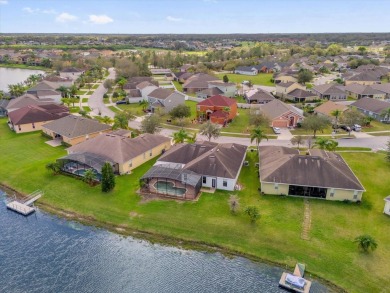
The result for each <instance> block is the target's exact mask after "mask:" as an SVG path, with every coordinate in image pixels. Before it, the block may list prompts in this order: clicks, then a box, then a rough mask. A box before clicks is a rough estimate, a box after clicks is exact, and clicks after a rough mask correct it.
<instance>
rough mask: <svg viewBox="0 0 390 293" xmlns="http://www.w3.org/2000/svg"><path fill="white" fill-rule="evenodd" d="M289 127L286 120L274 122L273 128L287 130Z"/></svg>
mask: <svg viewBox="0 0 390 293" xmlns="http://www.w3.org/2000/svg"><path fill="white" fill-rule="evenodd" d="M287 125H288V122H287V121H285V120H274V121H272V127H280V128H286V127H287Z"/></svg>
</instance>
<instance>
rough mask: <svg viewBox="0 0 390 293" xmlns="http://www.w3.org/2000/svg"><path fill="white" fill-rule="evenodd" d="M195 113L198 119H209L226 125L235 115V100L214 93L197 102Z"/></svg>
mask: <svg viewBox="0 0 390 293" xmlns="http://www.w3.org/2000/svg"><path fill="white" fill-rule="evenodd" d="M196 114H197V117H198V119H199V120H202V121H205V120H210V121H211V122H212V123H217V124H221V125H226V123H228V122H230V121H232V120H233V119H234V117H236V115H237V102H236V101H235V100H234V99H231V98H228V97H225V96H221V95H215V96H212V97H210V98H208V99H206V100H204V101H201V102H199V103H198V105H197V106H196Z"/></svg>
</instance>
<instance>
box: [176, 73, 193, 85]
mask: <svg viewBox="0 0 390 293" xmlns="http://www.w3.org/2000/svg"><path fill="white" fill-rule="evenodd" d="M193 75H194V73H192V72H182V71H180V72H175V73H173V80H175V81H178V82H180V83H185V82H186V81H187V80H188V79H189V78H190V77H192V76H193Z"/></svg>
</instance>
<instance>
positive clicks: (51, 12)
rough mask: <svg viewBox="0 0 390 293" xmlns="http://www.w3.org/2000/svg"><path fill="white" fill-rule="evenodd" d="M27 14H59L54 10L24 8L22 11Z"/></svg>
mask: <svg viewBox="0 0 390 293" xmlns="http://www.w3.org/2000/svg"><path fill="white" fill-rule="evenodd" d="M22 10H23V11H25V12H28V13H31V14H33V13H44V14H57V12H56V11H55V10H54V9H40V8H31V7H23V9H22Z"/></svg>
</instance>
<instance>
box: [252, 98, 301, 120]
mask: <svg viewBox="0 0 390 293" xmlns="http://www.w3.org/2000/svg"><path fill="white" fill-rule="evenodd" d="M260 110H261V111H262V112H263V113H264V114H265V115H266V116H267V117H268V118H269V119H271V120H272V119H275V118H277V117H280V116H281V115H283V114H285V113H287V112H289V111H291V112H293V113H295V114H297V115H299V116H302V117H303V115H302V114H301V113H299V112H298V110H297V109H296V108H294V107H293V106H291V105H288V104H285V103H283V102H281V101H280V100H277V99H275V100H272V101H271V102H269V103H267V104H264V105H262V106H261V108H260Z"/></svg>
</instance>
